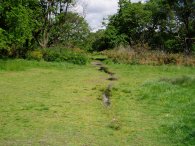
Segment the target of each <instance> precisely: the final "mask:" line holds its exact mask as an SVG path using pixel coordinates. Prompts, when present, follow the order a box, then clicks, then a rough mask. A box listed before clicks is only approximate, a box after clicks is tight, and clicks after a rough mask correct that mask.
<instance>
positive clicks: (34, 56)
mask: <svg viewBox="0 0 195 146" xmlns="http://www.w3.org/2000/svg"><path fill="white" fill-rule="evenodd" d="M42 58H43V54H42V52H41V51H38V50H35V51H31V52H28V54H27V59H30V60H37V61H40V60H41V59H42Z"/></svg>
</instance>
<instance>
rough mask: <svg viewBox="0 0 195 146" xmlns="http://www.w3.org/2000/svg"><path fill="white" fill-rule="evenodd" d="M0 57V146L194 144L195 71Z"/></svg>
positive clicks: (147, 145) (194, 69) (159, 145)
mask: <svg viewBox="0 0 195 146" xmlns="http://www.w3.org/2000/svg"><path fill="white" fill-rule="evenodd" d="M107 66H108V68H109V69H110V70H112V71H113V72H115V73H116V76H117V77H118V81H114V86H113V89H112V97H111V106H110V107H105V106H104V105H103V104H102V101H101V96H102V92H103V90H105V88H106V87H107V85H108V84H109V82H110V81H108V80H107V78H108V75H107V74H105V73H104V72H100V71H98V70H97V68H96V67H94V66H92V65H91V64H88V65H85V66H78V65H73V64H68V63H46V62H35V61H24V60H9V61H3V60H1V61H0V146H22V145H24V146H26V145H33V146H44V145H47V146H48V145H51V146H66V145H67V146H131V145H133V146H164V145H165V146H169V145H170V146H172V145H195V68H192V67H179V66H141V65H140V66H139V65H123V64H112V63H110V64H107Z"/></svg>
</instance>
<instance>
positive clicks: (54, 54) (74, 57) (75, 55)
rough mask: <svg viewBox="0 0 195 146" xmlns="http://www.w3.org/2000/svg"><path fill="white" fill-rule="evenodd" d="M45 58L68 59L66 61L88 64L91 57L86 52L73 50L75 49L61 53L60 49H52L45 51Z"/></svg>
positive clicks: (49, 59)
mask: <svg viewBox="0 0 195 146" xmlns="http://www.w3.org/2000/svg"><path fill="white" fill-rule="evenodd" d="M43 59H44V60H45V61H49V62H52V61H56V62H63V61H66V62H70V63H73V64H80V65H84V64H87V62H88V61H89V58H88V57H87V55H86V54H84V53H79V52H73V51H63V52H61V53H60V52H58V51H52V50H46V51H44V53H43Z"/></svg>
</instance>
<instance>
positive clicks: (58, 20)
mask: <svg viewBox="0 0 195 146" xmlns="http://www.w3.org/2000/svg"><path fill="white" fill-rule="evenodd" d="M75 5H76V2H75V1H74V0H0V57H2V56H8V57H23V58H25V56H26V54H27V52H29V51H32V50H35V49H37V48H39V50H41V49H43V48H49V47H53V46H58V45H62V46H65V47H66V48H81V49H85V50H90V51H102V50H106V49H112V48H115V47H118V46H121V45H123V46H131V47H132V48H133V47H134V46H137V45H139V46H145V45H146V44H147V46H149V48H150V49H153V50H160V51H164V52H173V53H178V52H183V53H185V54H192V53H193V52H194V51H195V45H194V41H195V18H194V17H195V0H149V1H147V2H146V3H141V2H139V3H132V2H131V1H130V0H119V2H118V5H119V8H118V12H117V13H116V14H114V15H112V16H110V17H109V18H108V19H107V20H106V21H105V22H104V24H105V25H106V29H105V30H99V31H97V32H95V33H93V32H90V28H89V25H88V23H87V22H86V20H85V19H84V17H83V16H81V15H79V14H78V13H76V12H74V11H72V8H74V7H75ZM134 48H135V47H134Z"/></svg>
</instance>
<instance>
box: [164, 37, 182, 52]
mask: <svg viewBox="0 0 195 146" xmlns="http://www.w3.org/2000/svg"><path fill="white" fill-rule="evenodd" d="M180 48H182V47H181V44H180V43H179V41H177V40H167V41H166V42H165V49H166V50H167V51H168V52H179V51H181V50H180Z"/></svg>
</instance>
